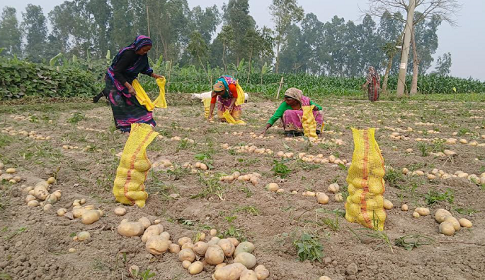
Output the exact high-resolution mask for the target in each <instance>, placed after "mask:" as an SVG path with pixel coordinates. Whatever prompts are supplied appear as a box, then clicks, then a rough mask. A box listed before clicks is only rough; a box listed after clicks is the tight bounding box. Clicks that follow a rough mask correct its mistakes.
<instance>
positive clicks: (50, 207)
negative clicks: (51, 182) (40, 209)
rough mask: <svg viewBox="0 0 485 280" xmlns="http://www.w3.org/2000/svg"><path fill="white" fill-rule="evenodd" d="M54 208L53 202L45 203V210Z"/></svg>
mask: <svg viewBox="0 0 485 280" xmlns="http://www.w3.org/2000/svg"><path fill="white" fill-rule="evenodd" d="M52 208H53V207H52V204H46V205H44V211H50V210H52Z"/></svg>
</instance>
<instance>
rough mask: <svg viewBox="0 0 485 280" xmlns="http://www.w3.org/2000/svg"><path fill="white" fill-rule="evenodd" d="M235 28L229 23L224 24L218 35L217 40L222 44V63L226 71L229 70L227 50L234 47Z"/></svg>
mask: <svg viewBox="0 0 485 280" xmlns="http://www.w3.org/2000/svg"><path fill="white" fill-rule="evenodd" d="M235 37H236V36H235V34H234V30H233V29H232V27H231V26H229V25H224V26H223V27H222V30H221V32H220V33H219V35H218V36H217V39H218V40H217V42H214V43H221V44H222V64H223V65H224V72H226V71H227V64H226V56H227V50H228V49H231V48H233V46H234V44H235Z"/></svg>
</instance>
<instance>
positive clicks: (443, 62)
mask: <svg viewBox="0 0 485 280" xmlns="http://www.w3.org/2000/svg"><path fill="white" fill-rule="evenodd" d="M450 68H451V53H449V52H448V53H444V54H443V56H441V57H438V61H437V62H436V68H435V73H436V74H438V75H440V76H448V75H450V72H451V69H450Z"/></svg>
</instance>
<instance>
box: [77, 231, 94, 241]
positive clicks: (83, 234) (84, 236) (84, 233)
mask: <svg viewBox="0 0 485 280" xmlns="http://www.w3.org/2000/svg"><path fill="white" fill-rule="evenodd" d="M76 236H77V240H78V241H84V240H87V239H89V238H91V234H90V233H89V232H87V231H81V232H79V233H78V234H77V235H76Z"/></svg>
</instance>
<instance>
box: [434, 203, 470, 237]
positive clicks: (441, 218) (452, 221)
mask: <svg viewBox="0 0 485 280" xmlns="http://www.w3.org/2000/svg"><path fill="white" fill-rule="evenodd" d="M434 218H435V220H436V221H437V222H438V223H440V226H439V232H440V233H442V234H444V235H448V236H453V235H454V234H455V232H457V231H459V230H460V229H461V228H462V227H465V228H471V227H472V222H470V221H469V220H468V219H465V218H461V219H459V220H458V219H457V218H455V217H453V215H451V213H450V212H449V211H448V210H445V209H438V210H436V213H435V215H434Z"/></svg>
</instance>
